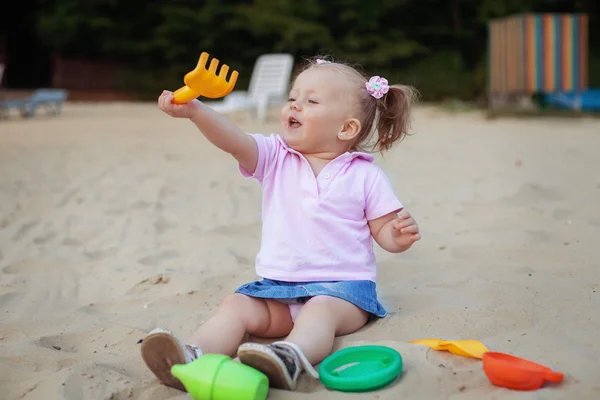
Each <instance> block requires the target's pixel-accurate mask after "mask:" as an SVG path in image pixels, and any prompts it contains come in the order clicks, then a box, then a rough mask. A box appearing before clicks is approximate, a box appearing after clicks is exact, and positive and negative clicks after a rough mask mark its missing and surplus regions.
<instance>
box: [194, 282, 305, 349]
mask: <svg viewBox="0 0 600 400" xmlns="http://www.w3.org/2000/svg"><path fill="white" fill-rule="evenodd" d="M293 325H294V324H293V322H292V317H291V316H290V310H289V307H288V306H287V304H283V303H280V302H278V301H275V300H272V299H259V298H254V297H249V296H246V295H243V294H239V293H235V294H232V295H229V296H227V297H225V299H223V301H222V302H221V304H219V307H218V308H217V310H216V312H215V313H214V315H213V316H212V317H211V318H210V319H209V320H208V321H206V322H205V323H204V324H202V325H201V326H200V327H199V328H198V330H197V331H196V333H194V335H193V336H192V339H191V340H190V343H191V344H194V345H196V346H198V347H199V348H200V350H202V352H203V353H212V354H225V355H228V356H232V355H233V354H234V353H235V352H236V350H237V348H238V347H239V345H240V344H241V343H242V340H243V339H244V335H245V334H246V333H249V334H251V335H254V336H259V337H265V338H275V337H282V336H285V335H287V334H289V333H290V331H291V330H292V327H293Z"/></svg>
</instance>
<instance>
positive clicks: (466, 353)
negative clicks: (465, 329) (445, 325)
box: [410, 339, 490, 358]
mask: <svg viewBox="0 0 600 400" xmlns="http://www.w3.org/2000/svg"><path fill="white" fill-rule="evenodd" d="M410 343H411V344H421V345H424V346H427V347H431V348H432V349H433V350H446V351H449V352H450V353H452V354H456V355H459V356H463V357H471V358H481V357H482V356H483V354H484V353H487V352H488V351H490V350H489V349H488V348H487V347H485V345H484V344H483V343H481V342H480V341H479V340H442V339H420V340H413V341H412V342H410Z"/></svg>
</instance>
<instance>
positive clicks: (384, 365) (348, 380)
mask: <svg viewBox="0 0 600 400" xmlns="http://www.w3.org/2000/svg"><path fill="white" fill-rule="evenodd" d="M400 373H402V356H400V353H398V352H397V351H396V350H394V349H392V348H389V347H385V346H355V347H347V348H345V349H342V350H339V351H336V352H335V353H333V354H331V355H330V356H328V357H327V358H325V360H323V362H321V365H320V366H319V379H320V380H321V383H322V384H323V385H324V386H325V387H328V388H330V389H334V390H339V391H342V392H367V391H371V390H376V389H379V388H382V387H384V386H386V385H388V384H390V383H391V382H392V381H393V380H394V379H396V377H397V376H398V375H400Z"/></svg>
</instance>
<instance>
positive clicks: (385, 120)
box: [296, 56, 418, 152]
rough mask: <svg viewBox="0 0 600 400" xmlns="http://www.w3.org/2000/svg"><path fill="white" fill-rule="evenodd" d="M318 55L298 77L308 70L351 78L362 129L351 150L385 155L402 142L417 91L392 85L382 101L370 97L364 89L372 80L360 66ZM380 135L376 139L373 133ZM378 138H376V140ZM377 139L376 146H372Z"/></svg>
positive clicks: (308, 60)
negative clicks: (327, 69) (335, 73)
mask: <svg viewBox="0 0 600 400" xmlns="http://www.w3.org/2000/svg"><path fill="white" fill-rule="evenodd" d="M328 58H329V57H323V56H317V57H313V58H310V59H307V60H306V63H305V65H303V67H302V68H301V69H300V70H299V71H298V72H297V74H296V78H297V77H298V75H300V74H301V73H302V72H304V71H306V70H307V69H309V68H334V69H335V70H337V71H339V72H340V73H342V74H344V75H346V76H347V77H348V83H349V84H350V85H351V87H352V90H353V93H354V94H355V95H356V97H355V103H356V104H355V105H356V106H357V109H358V110H359V111H360V116H359V120H360V122H361V130H360V132H359V133H358V135H357V137H356V141H355V142H354V144H353V146H352V150H357V151H379V152H383V151H386V150H389V149H391V148H392V146H393V145H394V144H395V143H396V142H400V141H402V139H404V137H406V136H407V135H408V134H409V133H408V130H409V128H410V122H411V113H410V111H411V107H412V104H413V103H414V102H415V101H416V99H417V97H418V92H417V90H416V89H415V88H413V87H410V86H406V85H390V86H389V91H388V92H387V93H386V94H385V95H384V96H383V97H382V98H380V99H376V98H375V97H373V96H371V94H370V93H369V92H367V89H366V87H365V83H366V82H367V81H368V80H369V77H368V76H367V75H366V74H365V73H364V72H362V70H361V69H360V67H358V66H352V65H350V64H346V63H344V62H340V61H331V60H328ZM375 132H377V135H376V136H375V135H374V133H375ZM374 136H375V137H374ZM373 139H375V143H373V144H372V145H369V143H370V142H372V141H373Z"/></svg>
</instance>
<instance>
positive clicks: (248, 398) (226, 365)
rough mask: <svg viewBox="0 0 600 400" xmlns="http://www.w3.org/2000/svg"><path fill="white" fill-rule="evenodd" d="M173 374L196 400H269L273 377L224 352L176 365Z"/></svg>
mask: <svg viewBox="0 0 600 400" xmlns="http://www.w3.org/2000/svg"><path fill="white" fill-rule="evenodd" d="M171 373H172V374H173V376H175V377H176V378H177V379H179V380H180V381H181V383H183V386H185V389H186V390H187V392H188V394H189V395H190V396H191V397H192V399H194V400H231V399H236V400H265V399H266V398H267V394H268V392H269V379H268V378H267V377H266V376H265V375H264V374H263V373H262V372H259V371H257V370H255V369H254V368H251V367H248V366H247V365H244V364H241V363H238V362H235V361H233V360H232V359H231V358H230V357H227V356H224V355H220V354H204V355H202V356H200V357H199V358H197V359H196V360H194V361H193V362H191V363H189V364H175V365H173V366H172V367H171Z"/></svg>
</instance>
